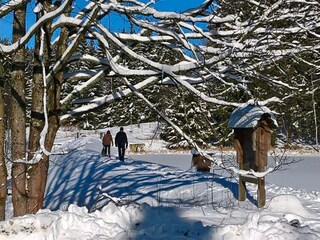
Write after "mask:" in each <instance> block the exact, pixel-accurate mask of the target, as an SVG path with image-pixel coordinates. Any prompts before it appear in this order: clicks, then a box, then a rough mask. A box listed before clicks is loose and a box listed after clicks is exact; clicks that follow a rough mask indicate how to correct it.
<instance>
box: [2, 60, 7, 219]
mask: <svg viewBox="0 0 320 240" xmlns="http://www.w3.org/2000/svg"><path fill="white" fill-rule="evenodd" d="M4 75H5V73H4V69H3V64H2V60H1V59H0V221H3V220H4V219H5V217H6V199H7V168H6V161H5V156H4V152H5V151H4V149H5V121H4V119H5V112H4V109H5V107H4Z"/></svg>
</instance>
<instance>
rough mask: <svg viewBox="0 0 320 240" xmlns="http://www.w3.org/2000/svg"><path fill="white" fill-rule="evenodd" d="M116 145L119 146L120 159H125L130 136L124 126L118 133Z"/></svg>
mask: <svg viewBox="0 0 320 240" xmlns="http://www.w3.org/2000/svg"><path fill="white" fill-rule="evenodd" d="M115 145H116V147H118V152H119V159H120V161H124V154H125V151H126V149H127V148H128V138H127V134H126V133H125V132H124V131H123V127H120V131H119V132H118V133H117V134H116V138H115Z"/></svg>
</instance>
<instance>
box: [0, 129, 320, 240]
mask: <svg viewBox="0 0 320 240" xmlns="http://www.w3.org/2000/svg"><path fill="white" fill-rule="evenodd" d="M154 129H155V125H154V124H143V125H141V126H140V128H138V127H137V126H131V127H127V128H125V131H126V132H127V134H128V137H129V142H130V143H144V144H145V145H146V149H145V150H146V151H145V152H143V153H131V152H128V153H127V159H126V160H125V162H120V161H119V160H117V158H116V155H117V154H116V148H114V147H113V148H112V155H113V156H112V157H111V159H107V158H103V157H101V156H100V151H101V147H102V145H101V141H100V139H99V136H100V135H99V132H95V133H94V132H91V133H90V132H86V133H84V134H82V136H81V137H80V138H77V139H76V138H75V137H74V136H75V133H73V134H72V133H70V132H59V134H58V137H57V140H56V149H55V150H56V151H60V152H61V151H62V150H63V151H64V153H65V154H63V155H55V156H52V158H51V163H50V164H51V165H50V171H49V177H48V185H47V191H46V198H45V207H46V209H43V210H41V211H39V213H37V214H35V215H28V216H23V217H18V218H11V214H12V211H11V210H10V205H8V214H7V215H8V220H6V221H2V222H0V239H1V240H9V239H10V240H15V239H17V240H22V239H23V240H25V239H32V240H39V239H48V240H51V239H52V240H53V239H59V240H69V239H81V240H82V239H88V240H89V239H92V240H93V239H94V240H100V239H101V240H102V239H103V240H105V239H119V240H120V239H121V240H126V239H133V240H140V239H203V240H207V239H246V240H247V239H254V240H257V239H290V240H291V239H320V186H319V184H318V183H319V180H320V177H319V174H318V172H319V169H320V159H319V155H316V154H312V155H304V156H298V155H297V154H295V155H294V157H295V158H297V159H300V160H301V161H299V162H297V163H295V164H292V165H289V166H286V167H285V168H283V169H281V170H279V171H277V172H274V173H270V174H269V175H268V176H267V177H266V180H267V186H266V197H267V200H266V201H267V203H266V206H265V207H263V208H261V209H259V208H257V207H256V186H255V185H251V184H248V198H247V200H246V201H244V202H239V201H237V194H238V193H237V189H238V184H237V179H236V178H235V177H232V176H230V175H229V174H228V173H226V172H225V171H220V170H218V169H217V170H215V171H214V173H215V174H212V173H197V172H195V171H194V170H193V169H191V154H190V153H187V152H184V153H183V152H180V153H172V152H170V151H168V150H165V148H164V146H165V143H164V142H162V141H160V140H158V139H157V138H156V135H157V132H156V131H155V130H154ZM110 130H111V133H112V134H113V136H115V134H116V132H117V131H118V128H112V129H110ZM154 136H155V138H153V137H154ZM218 154H221V152H219V153H217V155H218ZM228 154H229V153H228ZM49 209H50V210H49Z"/></svg>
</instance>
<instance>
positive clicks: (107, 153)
mask: <svg viewBox="0 0 320 240" xmlns="http://www.w3.org/2000/svg"><path fill="white" fill-rule="evenodd" d="M103 156H108V157H110V145H103Z"/></svg>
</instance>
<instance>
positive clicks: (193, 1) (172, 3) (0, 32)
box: [0, 0, 204, 40]
mask: <svg viewBox="0 0 320 240" xmlns="http://www.w3.org/2000/svg"><path fill="white" fill-rule="evenodd" d="M34 2H35V1H34V0H31V2H30V3H29V4H28V9H27V14H28V17H27V28H29V27H30V26H31V25H32V24H33V23H34V21H35V20H34V19H35V18H34V13H33V9H34V7H35V3H34ZM143 2H148V1H147V0H143ZM202 2H204V0H156V3H155V8H156V9H159V10H165V11H177V12H183V11H185V10H186V9H190V8H193V7H196V6H198V5H199V4H201V3H202ZM81 3H83V4H86V3H87V1H80V4H79V5H82V4H81ZM113 27H114V28H117V29H111V30H116V31H121V30H123V29H128V27H129V25H128V23H127V21H126V20H125V19H120V20H118V21H117V24H116V26H113ZM11 32H12V13H11V14H9V15H7V16H5V17H3V18H0V38H6V39H9V40H11Z"/></svg>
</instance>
